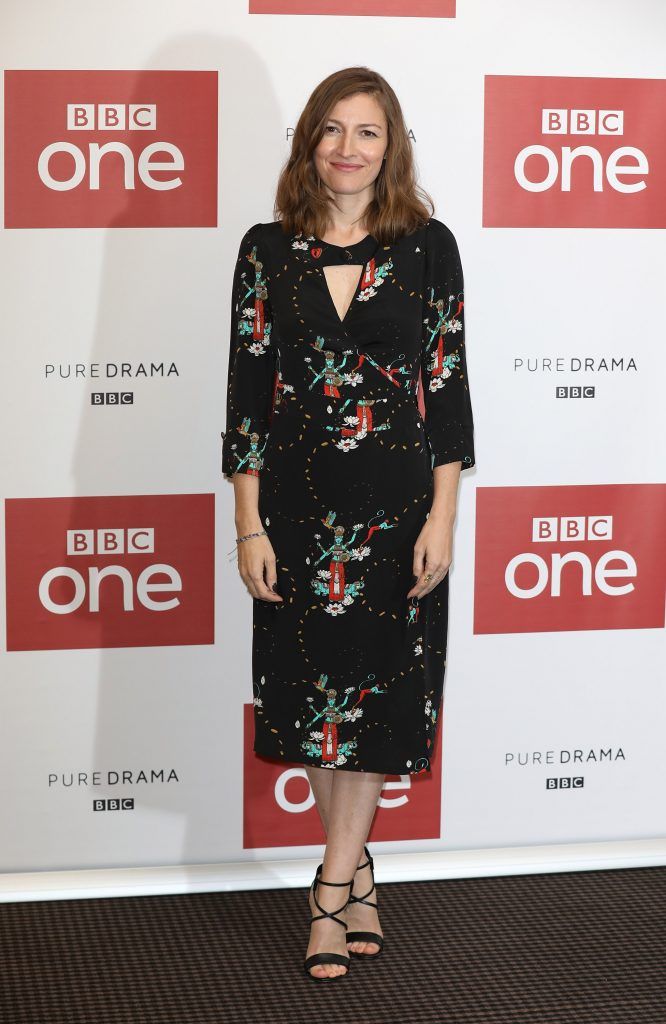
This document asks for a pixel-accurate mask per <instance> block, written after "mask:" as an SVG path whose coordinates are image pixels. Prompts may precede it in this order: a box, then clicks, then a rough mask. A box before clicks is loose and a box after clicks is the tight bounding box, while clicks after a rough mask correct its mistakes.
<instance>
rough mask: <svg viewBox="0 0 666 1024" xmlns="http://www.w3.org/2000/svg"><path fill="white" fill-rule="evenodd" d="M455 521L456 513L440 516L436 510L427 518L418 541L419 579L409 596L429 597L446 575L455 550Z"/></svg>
mask: <svg viewBox="0 0 666 1024" xmlns="http://www.w3.org/2000/svg"><path fill="white" fill-rule="evenodd" d="M453 524H454V519H453V517H451V516H443V517H440V516H436V515H433V513H432V512H431V513H430V515H429V516H428V518H427V519H426V521H425V523H424V526H423V529H422V530H421V532H420V534H419V535H418V537H417V540H416V544H415V545H414V566H413V572H414V576H415V577H416V582H415V583H414V586H413V587H412V589H411V590H410V591H408V593H407V597H417V598H421V597H425V595H426V594H429V593H430V591H431V590H433V588H434V587H436V586H437V584H438V583H441V582H442V580H443V579H444V577H445V576H446V574H447V572H448V571H449V566H450V565H451V559H452V553H453ZM428 576H430V578H429V579H428V578H427V577H428Z"/></svg>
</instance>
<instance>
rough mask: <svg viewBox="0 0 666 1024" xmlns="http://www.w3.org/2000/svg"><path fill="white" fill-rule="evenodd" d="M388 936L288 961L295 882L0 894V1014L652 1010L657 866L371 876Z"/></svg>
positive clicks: (335, 1023) (448, 1019) (497, 1021)
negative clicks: (41, 895) (377, 946)
mask: <svg viewBox="0 0 666 1024" xmlns="http://www.w3.org/2000/svg"><path fill="white" fill-rule="evenodd" d="M377 884H378V887H379V906H380V913H381V920H382V927H383V929H384V934H385V936H386V947H385V950H384V952H383V953H382V955H381V956H380V957H379V958H378V959H377V960H369V961H366V962H363V961H359V960H357V959H354V960H353V961H352V966H351V971H350V974H349V976H348V977H346V978H344V979H342V980H339V981H333V982H321V983H316V982H314V981H310V980H309V979H308V978H306V976H305V973H304V971H303V967H302V961H303V958H304V956H305V949H306V945H307V936H308V921H309V911H308V907H307V890H306V889H282V890H276V889H265V890H261V891H242V892H232V893H222V892H220V893H197V894H194V895H186V896H142V897H132V898H118V899H89V900H54V901H50V902H33V903H6V904H2V905H0V955H1V957H2V977H1V979H0V1021H2V1024H232V1022H233V1024H235V1022H239V1024H327V1022H331V1024H666V868H661V867H657V868H635V869H624V870H612V871H584V872H569V873H566V874H539V875H521V876H511V877H493V878H481V879H479V878H469V879H454V880H447V881H435V882H400V883H390V884H384V885H382V884H381V866H380V865H379V864H378V865H377Z"/></svg>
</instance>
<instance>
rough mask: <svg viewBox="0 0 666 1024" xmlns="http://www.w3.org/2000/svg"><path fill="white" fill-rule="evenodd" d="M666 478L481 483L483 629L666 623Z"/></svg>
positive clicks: (477, 596)
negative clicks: (550, 483) (649, 481)
mask: <svg viewBox="0 0 666 1024" xmlns="http://www.w3.org/2000/svg"><path fill="white" fill-rule="evenodd" d="M665 532H666V486H664V485H662V484H599V485H590V486H576V487H479V488H478V489H477V492H476V559H475V579H474V632H475V633H536V632H551V631H558V630H580V629H650V628H653V629H654V628H662V627H663V625H664V564H665V557H664V556H665V555H666V538H665Z"/></svg>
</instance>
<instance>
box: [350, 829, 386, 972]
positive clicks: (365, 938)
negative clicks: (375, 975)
mask: <svg viewBox="0 0 666 1024" xmlns="http://www.w3.org/2000/svg"><path fill="white" fill-rule="evenodd" d="M363 849H364V851H365V855H366V857H367V858H368V859H367V860H366V862H365V864H359V866H358V868H357V869H356V870H357V871H359V870H360V869H361V868H367V866H368V865H370V873H371V875H372V886H371V888H370V889H369V890H368V892H366V893H365V895H364V896H354V895H353V894H352V893H350V896H349V900H348V903H365V904H366V905H367V906H368V907H375V909H376V907H377V904H376V903H372V902H371V901H370V900H369V899H366V897H367V896H369V895H370V893H371V892H372V891H373V889H374V888H375V862H374V860H373V859H372V857H371V856H370V851H369V850H368V848H367V846H364V847H363ZM347 942H374V943H376V944H377V945H378V946H379V949H378V950H377V952H376V953H358V952H357V951H356V950H355V949H350V950H349V953H350V954H351V956H357V957H360V958H362V959H364V960H372V958H373V957H376V956H379V954H380V953H381V951H382V949H383V948H384V936H383V935H379V934H378V933H377V932H350V931H347Z"/></svg>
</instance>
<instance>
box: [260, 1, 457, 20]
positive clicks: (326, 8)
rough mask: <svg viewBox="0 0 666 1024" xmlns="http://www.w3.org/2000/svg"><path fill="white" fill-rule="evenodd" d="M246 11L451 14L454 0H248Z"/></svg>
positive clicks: (388, 15)
mask: <svg viewBox="0 0 666 1024" xmlns="http://www.w3.org/2000/svg"><path fill="white" fill-rule="evenodd" d="M249 3H250V6H249V11H250V14H348V15H352V16H353V15H356V16H357V17H360V16H362V15H364V16H366V17H368V16H369V17H372V16H375V17H378V18H455V16H456V0H411V3H410V0H249Z"/></svg>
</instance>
